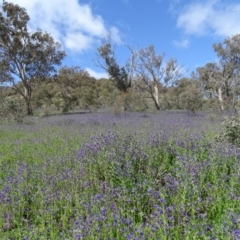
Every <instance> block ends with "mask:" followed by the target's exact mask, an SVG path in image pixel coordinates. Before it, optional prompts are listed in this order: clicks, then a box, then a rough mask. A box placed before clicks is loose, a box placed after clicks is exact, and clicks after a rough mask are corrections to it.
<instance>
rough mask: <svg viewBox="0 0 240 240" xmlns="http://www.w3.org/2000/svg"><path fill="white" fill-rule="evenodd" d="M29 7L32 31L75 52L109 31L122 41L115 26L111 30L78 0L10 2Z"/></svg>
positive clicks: (87, 6)
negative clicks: (37, 31) (47, 35)
mask: <svg viewBox="0 0 240 240" xmlns="http://www.w3.org/2000/svg"><path fill="white" fill-rule="evenodd" d="M11 2H13V3H15V4H18V5H20V6H21V7H24V8H26V10H27V13H28V14H29V16H30V22H29V27H30V30H36V29H37V28H40V29H42V30H43V31H46V32H48V33H50V34H51V35H52V36H53V37H54V38H55V40H56V41H59V42H60V43H62V45H63V46H64V47H65V48H66V49H68V50H73V51H82V50H84V49H88V48H90V47H91V46H92V44H93V43H94V42H95V41H96V40H98V39H99V38H103V37H105V36H106V35H107V34H108V33H109V32H111V34H112V35H113V36H114V38H113V40H114V41H116V40H117V42H120V40H121V39H120V36H119V32H118V29H117V28H116V27H111V28H110V29H108V28H107V27H106V25H105V23H104V20H103V18H102V17H101V16H99V15H94V14H93V12H92V10H91V7H90V5H89V4H81V3H79V1H78V0H68V1H66V0H11Z"/></svg>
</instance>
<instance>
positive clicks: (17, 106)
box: [0, 97, 26, 123]
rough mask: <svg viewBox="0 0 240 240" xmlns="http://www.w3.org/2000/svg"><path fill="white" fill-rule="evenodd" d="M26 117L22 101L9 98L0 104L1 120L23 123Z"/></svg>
mask: <svg viewBox="0 0 240 240" xmlns="http://www.w3.org/2000/svg"><path fill="white" fill-rule="evenodd" d="M25 116H26V110H25V105H24V102H23V101H22V99H20V98H16V97H7V98H5V99H2V100H1V102H0V119H2V120H7V121H10V122H18V123H21V122H23V119H24V117H25Z"/></svg>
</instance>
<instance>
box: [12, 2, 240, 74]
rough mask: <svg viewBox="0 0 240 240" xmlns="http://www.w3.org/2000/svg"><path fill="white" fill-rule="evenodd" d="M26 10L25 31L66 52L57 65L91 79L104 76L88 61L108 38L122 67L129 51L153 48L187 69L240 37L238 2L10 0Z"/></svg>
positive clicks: (200, 63)
mask: <svg viewBox="0 0 240 240" xmlns="http://www.w3.org/2000/svg"><path fill="white" fill-rule="evenodd" d="M11 2H13V3H16V4H19V5H20V6H22V7H25V8H26V9H27V12H28V14H29V16H30V19H31V20H30V22H29V29H30V30H36V29H37V28H40V29H42V30H43V31H47V32H49V33H50V34H51V35H52V36H53V37H54V38H55V40H56V41H58V42H60V43H61V44H62V47H63V49H64V50H65V51H66V53H67V58H66V59H65V60H64V62H63V65H67V66H80V67H81V68H82V69H85V70H87V71H89V73H90V74H91V75H92V76H94V77H96V78H100V77H104V76H106V73H105V72H104V71H103V70H102V69H101V68H98V67H96V66H95V65H94V63H93V59H94V58H95V52H96V49H97V47H98V46H99V45H100V43H101V39H102V38H103V37H104V36H106V35H107V34H109V33H110V35H111V37H112V39H113V41H114V42H115V43H116V57H117V59H118V60H119V62H120V63H121V64H123V65H124V63H125V62H126V60H127V58H128V57H129V54H130V53H129V52H128V50H127V48H126V47H125V43H128V44H130V45H133V46H135V47H136V48H145V47H147V46H149V45H150V44H153V45H154V46H155V50H156V52H157V53H158V54H162V53H165V59H166V60H168V59H169V58H171V57H173V58H176V59H177V60H178V62H179V63H180V64H181V65H183V66H184V68H185V69H188V73H187V75H190V73H191V71H194V70H195V69H196V67H198V66H203V65H205V64H206V63H207V62H214V61H217V56H216V54H215V53H214V51H213V48H212V45H213V44H214V43H218V42H223V40H224V39H225V38H226V37H230V36H232V35H234V34H238V33H239V34H240V2H239V0H231V1H230V0H201V1H197V0H148V1H147V0H91V1H89V0H11Z"/></svg>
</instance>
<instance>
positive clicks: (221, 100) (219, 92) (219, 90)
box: [218, 87, 224, 110]
mask: <svg viewBox="0 0 240 240" xmlns="http://www.w3.org/2000/svg"><path fill="white" fill-rule="evenodd" d="M218 99H219V102H220V105H221V109H222V110H224V104H223V95H222V88H221V87H219V88H218Z"/></svg>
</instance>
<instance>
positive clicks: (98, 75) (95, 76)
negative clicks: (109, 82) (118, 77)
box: [85, 68, 108, 79]
mask: <svg viewBox="0 0 240 240" xmlns="http://www.w3.org/2000/svg"><path fill="white" fill-rule="evenodd" d="M85 70H86V71H87V72H88V73H89V74H90V76H92V77H94V78H96V79H100V78H108V75H107V73H103V72H102V73H100V72H96V71H94V70H93V69H91V68H86V69H85Z"/></svg>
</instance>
